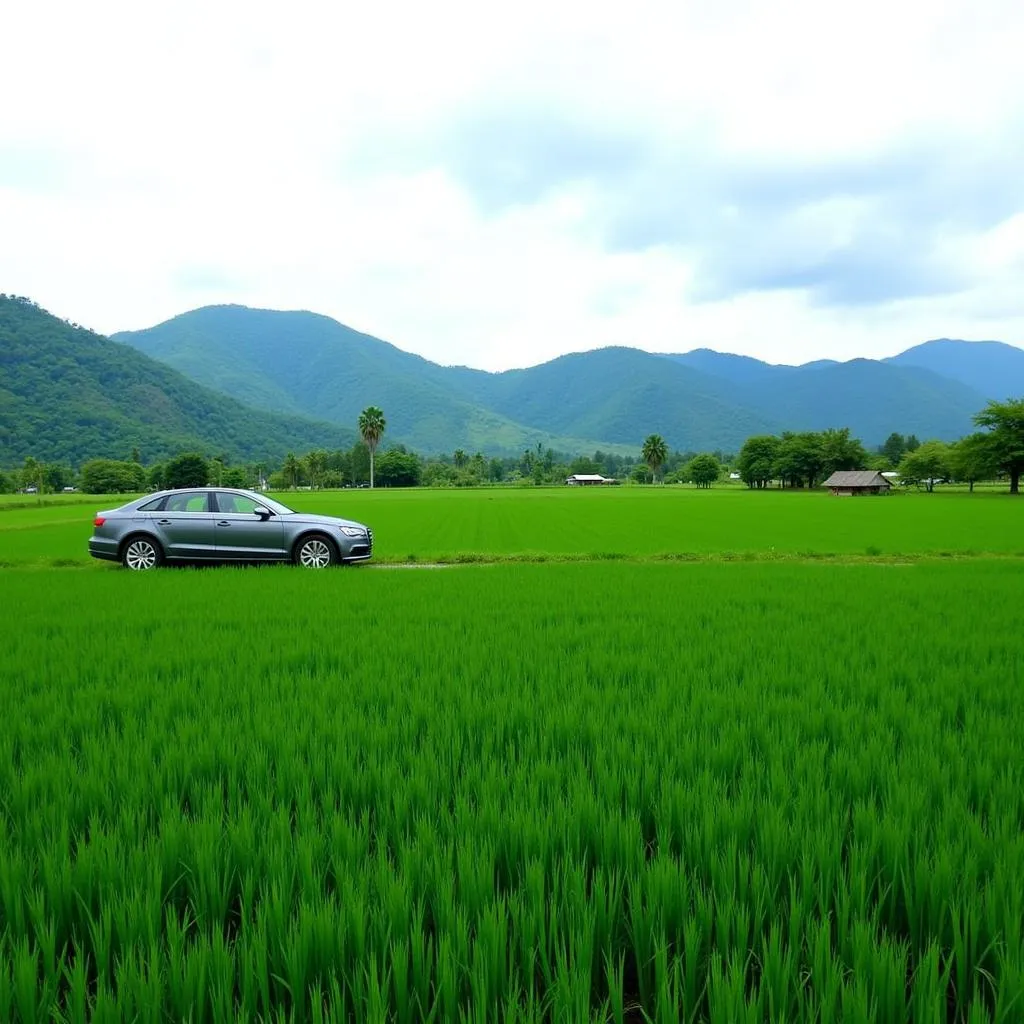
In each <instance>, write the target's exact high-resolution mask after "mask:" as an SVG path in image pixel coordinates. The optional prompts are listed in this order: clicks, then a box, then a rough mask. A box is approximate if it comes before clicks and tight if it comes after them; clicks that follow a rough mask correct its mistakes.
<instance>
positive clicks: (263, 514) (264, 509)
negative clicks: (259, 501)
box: [252, 505, 274, 522]
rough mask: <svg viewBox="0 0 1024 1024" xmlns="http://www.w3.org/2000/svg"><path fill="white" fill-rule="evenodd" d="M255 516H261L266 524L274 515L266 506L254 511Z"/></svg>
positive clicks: (259, 506) (258, 507)
mask: <svg viewBox="0 0 1024 1024" xmlns="http://www.w3.org/2000/svg"><path fill="white" fill-rule="evenodd" d="M252 513H253V515H255V516H259V517H260V519H262V520H263V521H264V522H266V521H267V520H268V519H269V518H270V517H271V516H272V515H273V514H274V513H273V512H271V511H270V509H269V508H267V507H266V505H257V506H256V507H255V508H254V509H253V510H252Z"/></svg>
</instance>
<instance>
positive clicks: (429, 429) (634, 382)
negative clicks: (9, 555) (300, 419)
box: [114, 306, 1024, 454]
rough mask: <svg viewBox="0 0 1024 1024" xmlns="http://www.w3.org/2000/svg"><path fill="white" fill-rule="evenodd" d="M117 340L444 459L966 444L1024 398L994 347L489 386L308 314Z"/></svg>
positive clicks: (225, 318) (225, 385)
mask: <svg viewBox="0 0 1024 1024" xmlns="http://www.w3.org/2000/svg"><path fill="white" fill-rule="evenodd" d="M114 338H115V339H116V340H118V341H124V342H125V343H127V344H130V345H132V346H134V347H136V348H138V349H140V350H141V351H143V352H145V353H146V354H148V355H150V356H152V357H154V358H156V359H160V360H162V361H164V362H166V363H168V364H169V365H171V366H173V367H174V368H175V369H177V370H179V371H181V372H182V373H185V374H186V375H188V376H189V377H191V378H193V379H194V380H196V381H197V382H198V383H200V384H203V385H205V386H207V387H210V388H215V389H217V390H218V391H221V392H223V393H225V394H229V395H232V396H233V397H235V398H238V399H240V400H242V401H247V402H250V403H252V404H254V405H258V406H260V407H261V408H266V409H269V410H273V411H275V412H280V413H291V414H304V415H308V416H316V417H319V418H322V419H326V420H331V421H333V422H336V423H340V424H345V425H348V424H354V423H355V422H356V420H357V418H358V415H359V413H360V411H361V410H362V409H363V408H365V407H366V406H367V405H379V406H381V407H382V408H383V409H384V412H385V415H386V417H387V420H388V431H387V435H386V436H387V439H388V440H389V441H390V440H394V441H403V442H405V443H407V444H408V445H409V446H410V447H412V448H414V449H416V450H418V451H421V452H424V453H430V454H432V453H436V452H440V451H449V452H450V451H452V450H453V449H455V448H464V449H466V450H469V451H476V450H481V451H485V452H488V453H494V454H503V453H510V452H516V451H522V449H523V448H525V447H533V446H534V445H536V444H537V443H541V444H543V445H545V446H550V447H553V448H555V449H557V450H559V451H564V452H588V451H593V450H594V449H595V448H598V447H602V448H606V449H607V448H612V449H618V450H629V451H632V452H634V453H635V452H636V450H637V449H638V447H639V444H640V441H641V440H642V439H643V437H644V436H646V435H647V434H648V433H651V432H658V433H660V434H662V435H663V436H664V437H665V439H666V440H667V441H668V443H669V444H670V445H671V446H672V447H674V448H677V449H681V450H685V449H693V450H701V449H712V450H713V449H716V448H723V449H733V450H735V449H736V448H737V447H738V446H739V445H740V444H742V442H743V440H744V439H745V438H746V437H748V436H750V435H751V434H754V433H761V432H778V431H781V430H787V429H790V430H820V429H823V428H825V427H829V426H849V427H850V429H851V430H852V431H853V432H854V433H855V434H857V435H858V436H859V437H860V438H861V439H862V440H863V441H864V442H865V443H866V444H868V445H876V444H880V443H881V442H882V441H883V440H884V439H885V438H886V437H887V436H888V435H889V434H890V433H891V432H892V431H894V430H896V431H900V432H902V433H915V434H917V436H918V437H921V438H928V437H937V438H955V437H958V436H960V435H961V434H964V433H967V432H969V431H970V430H972V429H973V425H972V422H971V417H972V416H973V414H974V413H976V412H977V411H978V410H979V409H981V408H982V407H983V406H984V404H985V400H986V398H988V397H989V396H990V395H992V391H991V378H992V376H993V375H994V376H995V378H996V379H997V380H1002V381H1003V382H1004V387H1003V390H1005V387H1006V386H1007V385H1009V387H1010V390H1011V391H1015V392H1016V393H1017V394H1022V393H1024V377H1022V376H1020V375H1019V374H1017V371H1016V370H1014V367H1016V366H1019V365H1020V364H1021V363H1024V352H1022V351H1021V350H1019V349H1014V348H1012V347H1011V346H1008V345H1000V344H998V343H995V342H993V343H980V342H972V343H968V342H941V343H940V342H929V343H928V344H926V345H923V346H918V347H917V348H916V349H910V350H908V351H907V352H905V353H902V354H901V355H900V356H896V357H893V358H892V359H889V360H870V359H853V360H850V361H849V362H845V363H839V362H835V361H834V360H830V359H820V360H815V361H814V362H810V363H805V364H804V365H802V366H777V365H773V364H771V363H766V362H763V361H761V360H758V359H752V358H750V357H748V356H738V355H730V354H728V353H721V352H714V351H712V350H710V349H706V348H705V349H694V350H693V351H691V352H685V353H680V354H674V355H667V356H666V355H661V354H658V355H654V354H651V353H648V352H643V351H640V350H639V349H632V348H605V349H597V350H595V351H590V352H582V353H576V354H573V355H566V356H561V357H559V358H558V359H553V360H551V361H550V362H547V363H543V364H541V365H540V366H533V367H529V368H527V369H520V370H508V371H505V372H504V373H487V372H484V371H482V370H474V369H470V368H467V367H456V366H439V365H437V364H436V363H432V362H430V361H429V360H426V359H422V358H420V357H419V356H415V355H411V354H409V353H408V352H403V351H402V350H401V349H399V348H396V347H395V346H394V345H391V344H389V343H388V342H385V341H381V340H379V339H377V338H374V337H372V336H370V335H367V334H361V333H359V332H358V331H354V330H352V329H351V328H349V327H345V326H344V325H343V324H340V323H338V322H337V321H335V320H332V319H330V318H329V317H325V316H320V315H318V314H315V313H309V312H281V311H275V310H262V309H249V308H247V307H244V306H208V307H205V308H202V309H197V310H193V311H192V312H190V313H184V314H182V315H181V316H177V317H175V318H174V319H172V320H168V321H167V322H165V323H163V324H160V325H158V326H156V327H153V328H150V329H149V330H143V331H131V332H123V333H120V334H117V335H114ZM993 345H994V346H995V348H994V349H991V348H990V346H993ZM950 346H952V348H950ZM954 356H955V357H956V358H954ZM979 359H980V364H983V367H982V368H979ZM915 360H917V361H915ZM925 362H927V363H928V365H925ZM986 367H988V368H986ZM991 367H995V369H992V370H991V372H990V369H989V368H991ZM994 397H1003V396H1002V394H1001V393H996V394H995V395H994Z"/></svg>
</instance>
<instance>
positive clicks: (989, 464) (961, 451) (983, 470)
mask: <svg viewBox="0 0 1024 1024" xmlns="http://www.w3.org/2000/svg"><path fill="white" fill-rule="evenodd" d="M949 471H950V473H951V474H952V475H953V479H954V480H966V481H967V483H968V484H970V490H971V493H972V494H973V493H974V482H975V481H976V480H988V479H991V478H992V477H994V476H995V475H996V473H997V472H998V471H999V464H998V459H997V457H996V452H995V446H994V445H993V444H992V435H991V434H980V433H979V434H968V435H967V436H966V437H962V438H960V440H959V441H957V442H956V444H953V445H950V447H949Z"/></svg>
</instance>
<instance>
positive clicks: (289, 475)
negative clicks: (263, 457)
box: [281, 452, 301, 491]
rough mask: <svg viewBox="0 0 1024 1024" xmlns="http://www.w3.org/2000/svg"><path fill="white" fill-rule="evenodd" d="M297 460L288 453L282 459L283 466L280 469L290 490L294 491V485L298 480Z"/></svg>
mask: <svg viewBox="0 0 1024 1024" xmlns="http://www.w3.org/2000/svg"><path fill="white" fill-rule="evenodd" d="M300 469H301V466H300V465H299V460H298V459H297V458H295V453H294V452H289V453H288V454H287V455H286V456H285V458H284V465H283V466H282V467H281V470H282V472H283V473H284V475H285V479H286V480H288V481H289V484H290V486H291V489H292V490H293V491H294V490H295V485H296V484H297V483H298V480H299V470H300Z"/></svg>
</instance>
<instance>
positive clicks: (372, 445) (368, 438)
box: [359, 405, 387, 490]
mask: <svg viewBox="0 0 1024 1024" xmlns="http://www.w3.org/2000/svg"><path fill="white" fill-rule="evenodd" d="M386 426H387V423H386V422H385V420H384V413H383V412H381V410H380V409H378V408H377V406H375V405H369V406H367V407H366V408H365V409H364V410H363V411H362V412H361V413H360V414H359V433H360V434H361V435H362V438H363V441H365V442H366V447H367V448H369V449H370V489H371V490H372V489H373V455H374V453H375V452H376V451H377V445H379V444H380V439H381V438H382V437H383V436H384V428H385V427H386Z"/></svg>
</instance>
